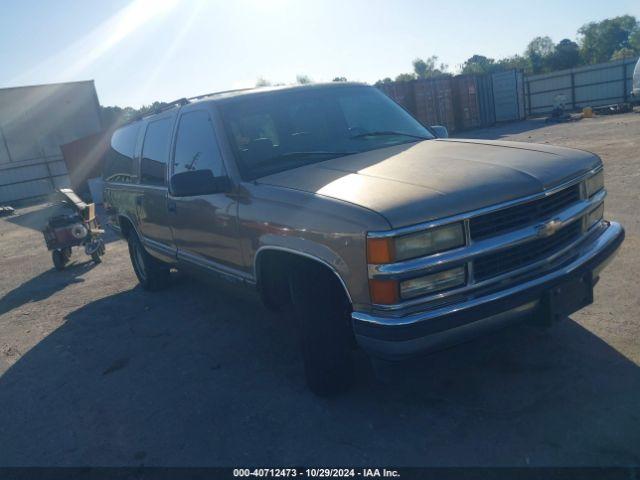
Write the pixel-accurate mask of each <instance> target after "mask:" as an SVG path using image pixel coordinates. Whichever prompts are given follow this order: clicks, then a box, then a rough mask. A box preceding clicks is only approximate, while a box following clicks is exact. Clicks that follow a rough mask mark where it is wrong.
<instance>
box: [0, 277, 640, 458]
mask: <svg viewBox="0 0 640 480" xmlns="http://www.w3.org/2000/svg"><path fill="white" fill-rule="evenodd" d="M296 347H297V335H296V329H295V328H294V325H293V322H292V320H291V319H289V318H287V317H284V318H280V317H278V316H276V315H274V314H271V313H268V312H266V311H265V310H264V309H262V308H261V307H260V306H258V305H256V304H254V303H252V302H248V301H246V300H243V299H242V298H240V297H238V298H234V297H231V296H229V295H227V294H226V293H222V292H221V291H216V290H213V291H212V289H211V288H210V287H208V286H207V285H206V284H203V283H200V282H196V281H193V280H190V279H184V280H183V281H180V282H176V285H174V288H172V289H170V290H167V291H165V292H163V293H161V294H152V293H147V292H143V291H142V290H140V289H139V288H138V287H136V288H134V289H132V290H129V291H125V292H122V293H119V294H116V295H112V296H109V297H106V298H103V299H100V300H97V301H95V302H92V303H89V304H87V305H85V306H83V307H81V308H79V309H77V310H75V311H74V312H72V313H71V314H69V315H68V316H67V318H66V322H65V323H64V324H63V325H62V326H61V327H59V328H58V329H57V330H55V331H54V332H52V333H51V334H50V335H49V336H48V337H46V338H44V339H43V340H42V341H41V342H40V343H39V344H37V345H36V346H34V347H33V348H32V349H31V350H30V351H29V352H27V353H26V354H24V355H23V356H22V357H21V358H20V359H19V360H18V361H17V362H16V363H15V364H14V365H13V366H12V367H11V368H9V370H8V371H7V372H6V373H5V374H4V375H3V376H2V377H0V405H2V408H0V466H6V465H13V466H16V465H31V466H36V465H50V466H52V465H76V466H77V465H104V466H109V465H142V464H144V465H174V466H205V465H209V466H216V465H218V466H220V465H256V464H260V465H275V464H277V465H280V466H285V465H305V464H307V465H324V466H326V465H354V464H356V465H396V466H401V465H501V466H506V465H512V466H513V465H630V464H638V463H640V453H639V452H640V450H639V448H638V445H640V413H639V412H638V409H637V406H638V405H639V404H640V372H639V370H638V366H637V365H635V364H634V363H633V362H631V361H630V360H628V359H627V358H625V357H624V356H622V355H621V354H619V353H618V352H617V351H616V350H615V349H613V348H612V347H610V346H609V345H607V344H606V343H605V342H603V341H602V340H601V339H600V338H598V337H596V336H595V335H593V334H592V333H591V332H589V331H588V330H586V329H584V328H583V327H581V326H580V325H579V324H577V323H576V322H574V321H572V320H566V321H564V322H563V323H561V324H559V325H557V326H556V327H555V328H553V329H552V330H550V331H539V330H536V329H534V328H531V327H528V326H522V325H521V326H515V327H513V328H509V329H507V330H504V331H501V332H498V333H496V334H494V335H492V336H490V337H484V338H482V339H479V340H476V341H473V342H470V343H467V344H465V345H462V346H458V347H456V348H452V349H449V350H447V351H443V352H439V353H436V354H432V355H430V356H428V357H424V358H421V359H418V360H414V361H412V362H410V363H405V364H403V365H401V366H399V367H398V369H397V370H398V371H399V374H398V375H397V377H396V378H395V379H392V380H391V381H390V382H385V383H381V382H379V381H377V380H376V379H375V378H374V375H373V373H372V370H371V369H370V367H369V364H368V362H367V360H366V358H365V356H364V355H362V354H359V355H358V372H359V380H358V383H357V385H356V386H355V388H354V389H353V390H352V391H351V392H349V393H347V394H345V395H342V396H339V397H335V398H330V399H321V398H317V397H315V396H313V395H312V394H311V393H310V392H309V391H308V390H307V389H306V388H305V386H304V380H303V370H302V367H301V364H300V361H299V355H298V351H297V348H296Z"/></svg>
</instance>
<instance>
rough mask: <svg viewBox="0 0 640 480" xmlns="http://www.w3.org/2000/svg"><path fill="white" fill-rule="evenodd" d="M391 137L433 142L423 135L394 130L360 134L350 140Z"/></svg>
mask: <svg viewBox="0 0 640 480" xmlns="http://www.w3.org/2000/svg"><path fill="white" fill-rule="evenodd" d="M391 135H401V136H403V137H412V138H419V139H421V140H431V138H430V137H423V136H421V135H414V134H413V133H404V132H395V131H393V130H378V131H373V132H365V133H358V134H357V135H353V136H351V137H349V138H363V137H382V136H391Z"/></svg>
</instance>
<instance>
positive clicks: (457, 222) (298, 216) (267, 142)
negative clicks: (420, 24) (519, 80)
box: [104, 83, 624, 394]
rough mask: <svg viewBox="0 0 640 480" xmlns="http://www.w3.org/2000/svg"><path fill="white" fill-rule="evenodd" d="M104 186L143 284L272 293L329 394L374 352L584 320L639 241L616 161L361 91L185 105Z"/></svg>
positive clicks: (153, 126) (271, 301)
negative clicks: (205, 278) (357, 352)
mask: <svg viewBox="0 0 640 480" xmlns="http://www.w3.org/2000/svg"><path fill="white" fill-rule="evenodd" d="M104 178H105V191H104V198H105V205H106V207H107V210H108V212H109V214H110V218H111V223H112V225H113V226H114V227H115V228H116V229H118V230H119V231H120V232H121V234H122V235H123V236H124V238H126V239H127V241H128V243H129V252H130V255H131V261H132V264H133V268H134V270H135V273H136V275H137V277H138V279H139V281H140V283H141V284H142V286H143V287H144V288H146V289H149V290H157V289H160V288H163V287H164V286H166V285H167V283H168V279H169V270H170V269H171V268H179V269H185V270H190V271H194V272H205V273H207V274H211V275H214V276H218V277H220V278H223V279H227V280H231V281H234V282H236V283H241V284H243V285H245V286H248V287H251V288H257V290H258V291H259V293H260V295H261V297H262V299H263V301H264V303H265V304H266V306H267V307H269V308H271V309H275V310H286V311H288V312H294V314H295V315H296V317H297V320H298V325H299V328H300V337H301V343H302V353H303V358H304V366H305V372H306V377H307V383H308V385H309V387H310V388H311V389H312V390H313V391H314V392H316V393H318V394H329V393H332V392H337V391H340V390H343V389H345V388H346V387H348V386H349V384H350V383H351V381H352V379H353V375H354V371H353V360H352V354H353V350H354V348H355V347H356V346H360V347H361V348H363V349H364V350H365V351H367V352H368V353H369V354H370V355H372V356H373V357H374V358H382V359H386V360H394V359H400V358H403V357H407V356H411V355H415V354H419V353H423V352H427V351H430V350H433V349H436V348H442V347H443V346H446V345H451V344H453V343H457V342H460V341H462V340H465V339H467V338H469V337H471V336H473V335H476V334H477V333H479V332H483V331H490V330H492V329H495V328H497V327H499V326H502V325H504V324H508V323H510V322H513V321H516V320H528V321H531V322H537V323H539V324H541V325H550V324H552V323H553V322H555V321H556V320H558V319H560V318H564V317H566V316H567V315H569V314H571V313H573V312H575V311H576V310H578V309H580V308H582V307H584V306H585V305H588V304H589V303H591V302H592V301H593V286H594V285H595V283H596V281H597V280H598V275H599V273H600V271H601V270H602V268H603V267H604V265H605V264H606V263H607V261H608V260H610V259H611V257H612V255H613V254H614V252H615V251H616V249H617V248H618V247H619V246H620V244H621V242H622V241H623V238H624V230H623V228H622V227H621V226H620V225H619V224H617V223H615V222H609V221H606V220H604V219H603V210H604V203H603V202H604V198H605V195H606V191H605V189H604V181H603V172H602V162H601V160H600V159H599V158H598V157H597V156H596V155H593V154H591V153H587V152H584V151H580V150H573V149H568V148H560V147H552V146H548V145H534V144H524V143H513V142H501V141H481V140H457V139H447V138H446V130H445V129H443V128H442V127H439V128H438V127H434V128H431V127H426V126H423V125H422V124H420V123H419V122H418V121H417V120H415V119H414V118H413V117H412V116H411V115H410V114H409V113H407V112H406V111H405V110H404V109H403V108H402V107H400V106H399V105H397V104H396V103H394V102H393V101H392V100H390V99H389V98H388V97H386V96H385V95H384V94H383V93H381V92H380V91H379V90H377V89H375V88H373V87H370V86H367V85H361V84H352V83H335V84H329V85H311V86H298V87H285V88H271V89H254V90H245V91H232V92H222V93H216V94H211V95H207V96H203V97H198V98H193V99H183V100H180V101H177V102H174V103H173V104H170V105H169V106H168V107H167V108H166V109H164V110H163V111H160V112H157V113H155V114H153V115H149V116H147V117H144V118H141V119H138V120H135V121H132V122H131V123H129V124H127V125H125V126H123V127H122V128H120V129H118V130H117V131H116V132H115V133H114V134H113V137H112V140H111V149H110V152H109V154H108V158H107V159H106V161H105V166H104ZM289 307H291V308H289Z"/></svg>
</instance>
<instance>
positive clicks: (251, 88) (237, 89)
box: [186, 87, 255, 101]
mask: <svg viewBox="0 0 640 480" xmlns="http://www.w3.org/2000/svg"><path fill="white" fill-rule="evenodd" d="M254 88H255V87H247V88H234V89H231V90H222V91H219V92H211V93H205V94H203V95H198V96H196V97H189V98H187V99H186V100H187V101H192V100H201V99H203V98H206V97H211V96H213V95H221V94H223V93H233V92H246V91H247V90H253V89H254Z"/></svg>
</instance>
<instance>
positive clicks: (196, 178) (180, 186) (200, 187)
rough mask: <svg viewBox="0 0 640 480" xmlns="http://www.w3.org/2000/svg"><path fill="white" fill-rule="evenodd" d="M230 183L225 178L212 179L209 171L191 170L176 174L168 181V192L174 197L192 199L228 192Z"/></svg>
mask: <svg viewBox="0 0 640 480" xmlns="http://www.w3.org/2000/svg"><path fill="white" fill-rule="evenodd" d="M230 187H231V183H230V182H229V179H228V178H227V177H214V176H213V173H212V172H211V170H191V171H188V172H181V173H176V174H175V175H173V176H172V177H171V179H170V180H169V191H170V192H171V195H173V196H174V197H193V196H195V195H210V194H212V193H224V192H228V191H229V189H230Z"/></svg>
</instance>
